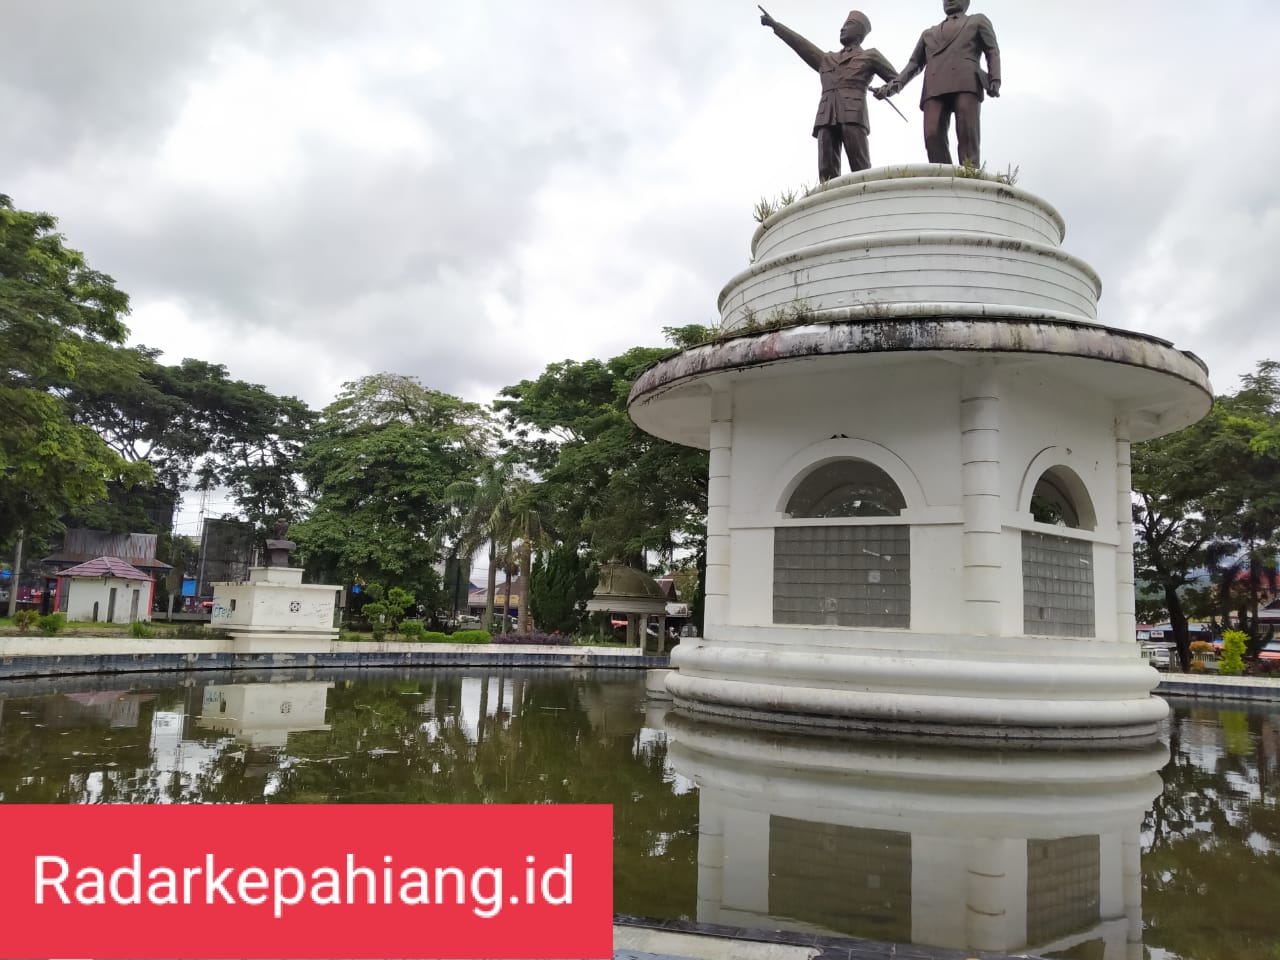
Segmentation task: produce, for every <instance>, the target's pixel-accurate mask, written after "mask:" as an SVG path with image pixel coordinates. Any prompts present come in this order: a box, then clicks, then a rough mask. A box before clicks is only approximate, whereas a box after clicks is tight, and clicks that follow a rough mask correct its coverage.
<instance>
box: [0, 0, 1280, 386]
mask: <svg viewBox="0 0 1280 960" xmlns="http://www.w3.org/2000/svg"><path fill="white" fill-rule="evenodd" d="M938 6H939V4H936V3H933V2H925V0H921V2H919V3H912V4H895V5H893V6H892V7H889V8H886V9H884V10H883V11H877V10H871V11H869V12H870V13H871V14H872V18H873V20H874V21H875V31H874V32H873V34H872V41H873V42H874V43H875V44H876V45H877V46H879V47H880V48H881V49H882V50H883V51H884V52H885V53H886V54H888V55H889V56H890V58H891V59H892V60H894V62H895V63H897V64H898V65H902V63H903V62H904V61H905V60H906V57H907V55H908V54H909V52H910V50H911V47H912V45H913V43H914V41H915V38H916V36H918V34H919V31H920V29H921V28H922V27H924V26H926V25H927V24H928V23H930V22H932V21H933V20H934V19H936V18H937V16H938V10H937V7H938ZM976 9H982V10H983V11H984V12H986V13H988V14H989V15H990V16H991V18H992V20H993V22H995V24H996V27H997V29H998V31H999V32H1000V36H1001V41H1002V45H1003V47H1004V52H1005V77H1006V81H1005V95H1004V96H1003V97H1002V98H1001V99H1000V100H999V101H996V102H993V103H991V104H989V105H988V107H987V112H986V115H985V116H986V120H985V129H984V136H985V142H984V147H985V152H986V154H987V156H988V157H989V158H990V159H991V164H992V166H995V167H1000V168H1003V167H1004V166H1005V165H1006V164H1017V165H1019V166H1020V167H1021V171H1022V179H1021V181H1020V184H1021V185H1022V186H1024V187H1026V188H1027V189H1029V190H1031V191H1032V192H1034V193H1038V194H1040V195H1042V196H1044V197H1045V198H1046V199H1047V200H1049V201H1050V202H1051V203H1053V204H1054V205H1056V206H1057V207H1058V208H1059V209H1060V210H1061V211H1062V213H1063V214H1064V215H1065V216H1066V218H1067V221H1068V240H1067V248H1068V249H1069V250H1071V251H1072V252H1073V253H1076V254H1078V255H1080V256H1082V257H1084V258H1085V259H1087V260H1089V261H1090V262H1091V263H1092V264H1093V265H1094V266H1095V267H1096V268H1097V269H1098V270H1099V271H1100V272H1101V273H1102V275H1103V278H1104V283H1105V294H1104V300H1103V314H1102V316H1103V320H1104V321H1105V322H1107V323H1110V324H1113V325H1116V326H1128V327H1136V328H1138V329H1143V330H1147V331H1149V332H1152V333H1157V334H1159V335H1161V336H1166V337H1170V338H1172V339H1174V340H1175V341H1176V342H1177V343H1178V345H1179V346H1181V347H1184V348H1187V349H1193V350H1195V351H1197V352H1199V353H1201V354H1202V355H1203V356H1205V357H1206V359H1208V360H1209V361H1210V362H1211V364H1213V365H1214V366H1215V367H1216V368H1217V369H1215V371H1214V372H1215V379H1216V382H1217V384H1218V385H1219V387H1220V388H1226V387H1230V386H1231V385H1232V383H1233V381H1234V378H1235V376H1236V375H1237V374H1238V373H1240V372H1242V371H1243V370H1246V369H1248V368H1250V367H1251V366H1252V364H1253V361H1254V359H1255V358H1257V357H1261V356H1267V355H1274V356H1280V342H1277V339H1276V337H1275V335H1274V334H1273V333H1272V332H1271V326H1272V325H1268V324H1266V323H1263V322H1261V318H1265V317H1267V316H1268V311H1269V310H1270V308H1271V304H1273V303H1274V302H1275V301H1276V297H1277V295H1278V294H1280V288H1278V283H1280V281H1277V279H1276V277H1277V271H1275V269H1274V267H1273V266H1272V262H1273V261H1274V260H1275V256H1276V250H1277V249H1280V233H1278V228H1277V225H1276V221H1277V217H1278V216H1280V215H1278V214H1277V212H1276V210H1277V191H1276V189H1275V187H1274V185H1273V174H1272V171H1271V170H1269V169H1268V167H1267V164H1268V162H1269V158H1270V157H1271V156H1274V154H1275V148H1276V146H1277V144H1276V140H1277V138H1278V137H1280V133H1277V131H1278V130H1280V125H1278V124H1277V123H1276V120H1277V119H1278V118H1280V117H1278V114H1277V105H1276V101H1275V98H1274V96H1273V95H1272V94H1271V93H1270V91H1269V89H1268V88H1266V87H1263V86H1261V85H1260V78H1261V77H1263V76H1265V75H1266V74H1265V69H1264V67H1265V64H1264V61H1263V57H1265V56H1267V55H1268V54H1267V51H1266V50H1265V49H1264V45H1261V44H1257V43H1247V42H1245V40H1244V39H1242V38H1248V37H1256V36H1269V35H1270V34H1271V33H1272V32H1274V30H1275V28H1276V27H1277V26H1280V11H1277V10H1275V9H1273V7H1272V6H1271V5H1270V4H1265V3H1263V2H1262V0H1238V2H1236V3H1233V4H1232V5H1231V6H1230V8H1229V9H1221V10H1215V11H1214V14H1213V16H1212V17H1205V16H1204V13H1203V10H1202V8H1200V7H1193V6H1192V5H1191V4H1190V3H1189V2H1186V0H1171V2H1166V3H1156V2H1154V0H1133V2H1130V3H1126V4H1124V5H1116V4H1114V3H1110V2H1103V0H1082V2H1081V3H1078V4H1075V5H1073V7H1072V9H1071V14H1070V16H1067V15H1065V14H1063V13H1062V11H1061V10H1060V9H1059V8H1051V7H1047V6H1044V5H1042V4H1027V3H1025V2H1015V0H988V2H985V3H981V2H976V3H975V10H976ZM774 12H775V13H776V14H778V15H779V16H782V15H783V11H782V10H781V9H779V10H774ZM843 13H844V10H843V9H839V10H833V9H832V8H831V7H830V6H829V5H828V4H819V3H817V2H813V0H807V2H806V0H794V2H793V3H792V4H791V5H790V9H788V10H787V11H786V15H785V19H786V20H787V21H788V23H791V24H792V25H793V26H795V27H796V28H797V29H800V30H802V31H803V32H805V33H806V34H807V35H808V36H810V37H811V38H813V39H814V40H815V41H817V42H819V43H827V44H831V45H834V44H835V42H836V41H835V34H836V32H837V31H838V28H839V23H840V21H841V20H842V19H843ZM5 21H6V34H7V39H8V40H9V42H8V43H7V44H6V47H7V50H6V57H5V58H4V60H3V61H0V103H4V104H5V109H6V111H7V116H6V118H5V119H6V122H5V124H4V125H3V127H0V190H2V191H4V192H7V193H10V194H12V195H13V196H14V199H15V201H16V202H17V203H18V204H19V205H20V206H24V207H28V208H39V209H47V210H49V211H51V212H53V213H55V214H57V215H58V216H60V217H61V219H62V221H63V228H64V230H65V231H66V233H67V235H68V237H69V239H70V241H71V243H72V244H73V245H75V246H78V247H80V248H81V249H84V250H85V251H86V254H87V255H88V256H89V258H90V261H91V262H92V263H93V264H94V265H95V266H97V267H99V268H100V269H103V270H105V271H107V272H109V273H112V274H113V275H115V276H116V277H117V279H118V281H119V282H120V284H121V286H122V287H123V288H124V289H126V290H127V291H128V292H129V293H130V294H131V296H132V298H133V302H134V305H135V315H134V318H133V320H132V326H133V328H134V331H135V335H136V337H137V339H138V340H140V341H143V342H147V343H151V344H154V345H156V346H160V347H162V348H164V349H165V350H166V351H167V353H168V354H169V355H170V356H171V357H172V359H174V360H176V359H178V358H180V357H181V356H184V355H193V356H201V357H204V358H206V359H211V360H215V361H218V362H223V363H226V364H227V365H228V367H229V368H230V369H231V371H232V373H233V375H235V376H240V377H244V378H246V379H251V380H256V381H260V382H264V383H266V384H267V385H268V386H270V387H271V388H272V389H276V390H279V391H281V392H289V393H298V394H299V395H301V396H303V397H304V398H305V399H307V400H308V401H309V402H310V403H312V404H313V405H316V406H321V405H323V404H324V403H326V402H327V401H328V400H329V399H330V398H331V397H332V395H333V392H334V390H336V389H337V385H338V384H339V383H340V382H341V381H342V380H349V379H353V378H355V377H358V376H360V375H362V374H365V373H369V372H374V371H378V370H395V371H398V372H404V373H412V374H416V375H419V376H421V377H422V378H423V380H424V381H425V382H427V383H428V384H430V385H432V386H434V387H437V388H439V389H444V390H449V391H451V392H459V393H463V394H465V395H467V396H469V397H471V398H473V399H482V400H484V399H489V398H490V397H492V395H493V394H494V393H495V392H496V391H497V389H499V388H500V387H501V386H503V385H505V384H508V383H513V382H516V381H518V380H520V379H522V378H524V377H531V376H535V375H536V374H537V373H538V372H539V371H540V370H541V368H542V367H543V365H545V363H547V362H549V361H552V360H556V359H562V358H564V357H566V356H573V357H579V358H582V357H587V356H593V355H606V354H609V353H612V352H615V351H619V350H622V349H625V348H627V347H629V346H632V345H635V344H638V343H647V344H656V343H658V342H659V341H660V339H661V337H660V333H659V331H660V328H661V327H663V326H668V325H680V324H684V323H694V322H698V323H705V322H708V321H709V320H710V319H712V318H713V317H714V311H715V298H716V295H717V293H718V292H719V289H720V287H721V286H722V285H723V284H724V282H725V281H727V280H728V278H729V277H730V276H731V275H732V274H733V273H735V272H736V271H737V270H739V269H741V267H742V266H744V265H745V263H746V258H747V250H748V241H749V239H750V234H751V231H752V229H753V228H754V223H752V221H751V218H750V211H751V207H752V204H753V203H754V202H755V200H756V199H757V198H758V197H759V196H760V195H761V194H764V193H773V192H776V191H777V190H779V189H782V188H783V187H787V186H793V185H796V184H799V183H801V182H802V181H805V180H811V179H812V177H813V166H814V147H813V142H812V140H811V138H810V137H809V135H808V134H809V131H808V123H809V119H810V117H811V115H812V109H813V105H814V102H815V101H816V93H817V89H816V80H815V78H814V77H813V75H812V73H811V72H809V71H808V70H807V68H805V67H804V65H803V64H802V63H800V62H799V60H798V59H796V58H795V57H794V55H793V54H791V52H790V51H788V50H786V48H785V47H783V46H782V45H781V44H779V43H778V42H777V40H776V39H774V38H773V37H772V36H771V35H769V34H768V33H767V32H766V31H764V30H762V29H761V28H760V27H759V26H758V25H757V24H756V22H755V19H754V17H753V16H752V8H751V7H750V6H749V5H748V6H746V7H742V6H741V5H738V4H731V3H728V2H726V0H715V2H707V3H700V4H694V5H689V4H684V3H677V2H675V0H620V2H616V3H609V4H597V5H588V4H580V3H571V2H566V0H548V2H547V3H543V4H518V3H511V2H499V0H494V2H490V3H484V4H458V5H441V4H407V3H403V2H400V0H375V2H371V3H364V4H359V5H357V4H351V3H349V2H345V0H275V2H273V3H270V4H260V3H248V2H243V0H235V2H227V0H185V2H184V3H181V4H172V3H154V2H151V0H113V2H111V3H109V4H107V3H100V2H94V0H52V2H48V3H41V4H17V3H12V4H8V5H7V6H6V11H5ZM1190 22H1194V23H1195V25H1196V29H1195V30H1194V31H1191V30H1188V29H1187V24H1188V23H1190ZM1208 63H1227V64H1231V79H1230V82H1229V83H1227V82H1226V81H1224V80H1223V78H1222V77H1221V76H1219V75H1217V74H1214V75H1209V74H1206V73H1203V72H1202V73H1200V74H1197V75H1195V76H1194V77H1192V76H1190V75H1189V74H1187V73H1186V72H1185V69H1186V68H1187V66H1188V65H1200V66H1203V65H1205V64H1208ZM1255 85H1257V86H1256V89H1255ZM1244 94H1250V96H1248V97H1246V96H1244ZM917 96H918V81H917V86H914V87H912V88H911V89H910V90H909V91H908V92H907V93H906V94H905V95H904V96H903V97H902V98H901V99H900V100H899V105H900V106H901V107H902V108H903V110H904V112H905V113H907V115H908V117H909V118H910V123H909V124H902V123H901V121H899V120H897V118H895V117H893V116H892V115H891V114H890V113H889V112H888V111H887V110H886V109H885V108H883V107H876V108H875V109H876V110H877V111H878V112H877V113H876V114H875V115H874V116H875V119H874V121H873V122H874V124H875V134H874V137H873V141H874V142H873V150H874V156H875V159H876V161H877V162H880V163H897V162H907V161H913V160H918V159H921V153H922V151H921V148H920V144H919V131H918V124H919V119H918V118H919V113H918V110H917V109H916V98H917Z"/></svg>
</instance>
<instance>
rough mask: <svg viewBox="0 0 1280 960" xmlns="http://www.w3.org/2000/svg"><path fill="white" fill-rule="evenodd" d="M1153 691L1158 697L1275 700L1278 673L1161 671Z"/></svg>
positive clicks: (1279, 687) (1278, 690) (1278, 694)
mask: <svg viewBox="0 0 1280 960" xmlns="http://www.w3.org/2000/svg"><path fill="white" fill-rule="evenodd" d="M1156 693H1158V694H1159V695H1160V696H1162V697H1195V698H1196V699H1208V700H1278V701H1280V677H1220V676H1218V675H1217V674H1216V673H1163V674H1161V675H1160V685H1159V686H1158V687H1156Z"/></svg>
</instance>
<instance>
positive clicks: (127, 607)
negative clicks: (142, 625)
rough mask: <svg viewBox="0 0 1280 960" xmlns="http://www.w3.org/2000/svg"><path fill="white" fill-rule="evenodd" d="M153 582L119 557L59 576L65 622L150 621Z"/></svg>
mask: <svg viewBox="0 0 1280 960" xmlns="http://www.w3.org/2000/svg"><path fill="white" fill-rule="evenodd" d="M154 590H155V583H154V582H152V579H151V576H150V574H146V573H143V572H142V571H141V570H139V569H138V568H137V567H135V566H133V565H132V564H131V563H128V562H126V561H124V560H121V559H120V558H119V557H98V558H96V559H94V560H89V561H87V562H85V563H81V564H78V565H77V566H74V567H69V568H68V569H66V570H62V571H60V572H59V573H58V595H59V597H60V598H61V597H63V596H65V597H66V614H67V619H68V620H90V621H93V622H98V623H133V622H134V621H135V620H150V619H151V601H152V593H153V592H154Z"/></svg>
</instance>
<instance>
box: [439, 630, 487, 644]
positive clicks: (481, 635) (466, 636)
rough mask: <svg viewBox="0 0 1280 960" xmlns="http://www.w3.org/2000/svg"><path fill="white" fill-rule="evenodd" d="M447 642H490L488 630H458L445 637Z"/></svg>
mask: <svg viewBox="0 0 1280 960" xmlns="http://www.w3.org/2000/svg"><path fill="white" fill-rule="evenodd" d="M446 642H448V643H492V642H493V637H492V636H491V635H490V633H489V631H488V630H459V631H458V632H457V633H454V634H452V635H450V636H449V637H447V638H446Z"/></svg>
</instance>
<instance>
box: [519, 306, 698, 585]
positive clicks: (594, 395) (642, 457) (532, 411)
mask: <svg viewBox="0 0 1280 960" xmlns="http://www.w3.org/2000/svg"><path fill="white" fill-rule="evenodd" d="M695 329H696V330H703V328H681V330H680V331H674V330H673V331H669V332H668V334H669V336H672V337H676V338H679V337H693V336H695V335H696V334H695V333H694V332H691V331H692V330H695ZM703 333H704V334H705V330H703ZM677 342H680V341H679V339H677ZM668 352H669V351H667V350H664V349H659V348H644V347H636V348H634V349H632V350H628V351H627V352H626V353H624V354H622V355H621V356H618V357H614V358H613V359H611V360H604V361H602V360H587V361H583V362H577V361H573V360H565V361H562V362H560V363H553V364H551V365H550V366H548V367H547V369H546V370H545V371H544V372H543V374H542V375H541V376H540V377H538V378H537V379H536V380H524V381H521V382H520V383H518V384H515V385H513V386H509V387H506V388H505V389H503V390H502V391H501V394H500V396H499V399H498V400H497V402H496V403H495V404H494V406H495V409H497V410H498V411H500V412H501V413H502V414H503V416H504V418H505V423H506V426H507V428H508V431H509V434H510V439H509V440H508V445H509V448H510V456H511V457H512V458H513V459H514V460H515V461H517V462H518V463H520V464H521V465H522V466H524V468H525V469H526V470H528V472H529V473H530V474H531V475H532V476H534V477H536V478H538V481H539V484H540V487H541V492H540V497H541V500H542V502H543V503H545V504H553V505H554V512H553V515H549V516H546V517H544V522H545V523H547V524H548V525H550V526H553V527H554V528H555V529H556V531H557V532H558V534H559V536H560V539H561V540H563V541H564V542H565V543H569V544H572V545H574V546H575V547H577V546H582V547H586V548H588V549H589V550H590V552H591V554H592V555H593V556H594V557H595V558H596V559H599V560H603V561H608V560H621V561H626V562H629V563H631V564H632V565H634V566H638V567H642V568H643V567H644V566H645V564H644V562H643V561H644V554H645V553H646V552H647V551H656V552H658V553H660V554H662V555H664V556H665V557H667V558H668V559H669V558H670V557H671V556H672V555H673V554H674V553H675V552H676V551H694V550H697V548H698V546H699V544H700V543H701V542H702V541H703V540H704V539H705V537H706V490H707V454H706V452H705V451H701V450H694V449H690V448H688V447H681V446H677V445H676V444H673V443H668V442H667V441H664V440H659V439H658V438H656V437H652V436H649V435H648V434H646V433H644V432H643V431H641V430H640V429H639V428H638V427H637V426H636V425H635V424H634V423H632V421H631V418H630V417H629V416H628V415H627V410H626V405H627V396H628V394H629V393H630V390H631V384H632V383H633V382H634V381H635V378H636V377H637V376H639V374H640V373H641V371H643V370H644V369H645V367H647V366H649V365H650V364H652V363H654V362H655V361H657V360H659V359H661V358H662V357H663V356H665V355H667V353H668Z"/></svg>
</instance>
